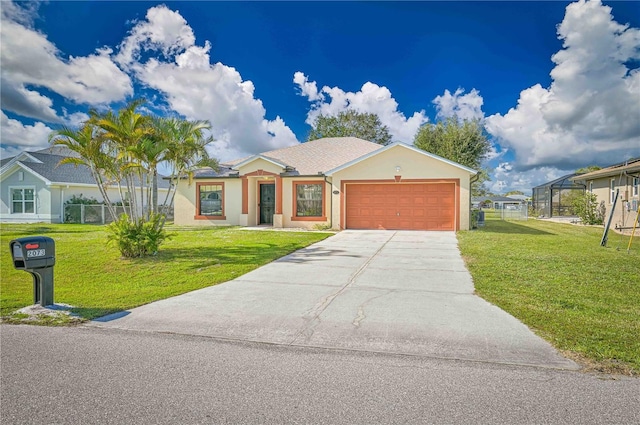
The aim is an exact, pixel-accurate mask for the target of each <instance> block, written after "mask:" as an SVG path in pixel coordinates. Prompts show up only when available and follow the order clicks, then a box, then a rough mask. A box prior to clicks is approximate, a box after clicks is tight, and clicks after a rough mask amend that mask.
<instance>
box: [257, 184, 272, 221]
mask: <svg viewBox="0 0 640 425" xmlns="http://www.w3.org/2000/svg"><path fill="white" fill-rule="evenodd" d="M275 205H276V185H275V184H260V204H259V206H260V224H273V212H274V207H275Z"/></svg>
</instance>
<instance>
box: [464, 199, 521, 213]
mask: <svg viewBox="0 0 640 425" xmlns="http://www.w3.org/2000/svg"><path fill="white" fill-rule="evenodd" d="M522 203H525V202H524V201H522V200H519V199H515V198H511V197H508V196H478V197H476V196H474V197H473V198H471V204H472V206H473V207H474V208H493V209H496V210H502V209H505V208H506V206H507V205H514V206H519V205H521V204H522Z"/></svg>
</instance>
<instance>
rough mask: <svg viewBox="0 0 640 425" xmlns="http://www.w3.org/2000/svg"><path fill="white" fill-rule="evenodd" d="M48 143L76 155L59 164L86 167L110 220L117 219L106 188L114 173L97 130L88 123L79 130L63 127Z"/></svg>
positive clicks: (50, 135)
mask: <svg viewBox="0 0 640 425" xmlns="http://www.w3.org/2000/svg"><path fill="white" fill-rule="evenodd" d="M49 142H50V143H53V144H54V145H60V146H66V147H67V148H68V149H70V150H72V151H73V152H75V153H77V154H78V157H67V158H64V159H63V160H62V161H60V164H75V165H76V166H78V165H86V166H87V167H88V168H89V170H90V171H91V175H92V176H93V178H94V179H95V181H96V184H97V185H98V189H99V190H100V194H101V195H102V199H103V200H104V202H105V204H106V205H107V209H108V210H109V214H111V218H112V219H113V220H115V219H116V218H117V215H116V210H115V208H114V207H113V205H112V204H111V201H110V200H109V194H108V193H107V186H108V185H109V183H110V181H109V177H112V176H113V175H114V173H115V170H114V168H113V161H112V159H111V158H110V157H109V155H108V154H107V153H106V152H105V149H104V138H103V137H102V134H101V132H100V130H99V129H97V128H96V127H95V126H93V125H92V124H90V123H85V124H83V125H82V126H81V127H80V128H79V129H77V130H74V129H72V128H69V127H66V126H63V127H62V128H60V129H59V130H55V131H53V132H51V134H49Z"/></svg>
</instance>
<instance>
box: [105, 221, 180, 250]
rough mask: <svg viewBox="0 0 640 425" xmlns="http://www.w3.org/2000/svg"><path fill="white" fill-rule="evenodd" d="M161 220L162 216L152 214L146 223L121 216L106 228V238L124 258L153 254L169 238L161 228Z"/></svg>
mask: <svg viewBox="0 0 640 425" xmlns="http://www.w3.org/2000/svg"><path fill="white" fill-rule="evenodd" d="M163 219H164V216H163V215H162V214H154V215H152V216H151V217H150V218H149V220H148V221H144V220H137V221H131V220H130V219H129V216H128V215H126V214H122V215H121V216H120V217H119V218H118V220H117V221H114V222H113V223H111V224H109V225H108V226H107V230H108V233H109V235H108V236H107V238H108V240H109V243H112V244H115V245H116V247H117V248H118V250H119V251H120V254H121V255H122V256H123V257H124V258H135V257H144V256H146V255H151V254H155V253H157V252H158V248H159V247H160V245H161V244H162V242H164V241H165V240H167V239H169V238H170V237H171V235H169V234H167V232H166V231H165V230H164V229H163V228H162V222H163Z"/></svg>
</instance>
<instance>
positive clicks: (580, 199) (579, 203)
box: [572, 192, 604, 224]
mask: <svg viewBox="0 0 640 425" xmlns="http://www.w3.org/2000/svg"><path fill="white" fill-rule="evenodd" d="M572 204H573V210H574V212H575V214H576V215H577V216H578V217H580V220H582V223H584V224H602V223H603V222H604V211H603V208H602V207H599V206H598V197H597V196H596V195H595V194H594V193H591V192H585V193H584V194H582V195H580V196H577V197H575V198H574V199H573V202H572Z"/></svg>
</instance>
